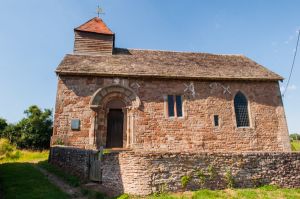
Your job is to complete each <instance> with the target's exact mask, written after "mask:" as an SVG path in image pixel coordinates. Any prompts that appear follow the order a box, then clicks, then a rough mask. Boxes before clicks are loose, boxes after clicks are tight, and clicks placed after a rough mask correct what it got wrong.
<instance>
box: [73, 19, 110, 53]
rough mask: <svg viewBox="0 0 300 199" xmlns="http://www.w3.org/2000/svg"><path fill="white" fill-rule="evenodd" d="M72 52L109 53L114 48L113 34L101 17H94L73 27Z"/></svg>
mask: <svg viewBox="0 0 300 199" xmlns="http://www.w3.org/2000/svg"><path fill="white" fill-rule="evenodd" d="M74 32H75V44H74V54H79V55H111V54H112V53H113V49H114V43H115V34H114V33H113V32H112V31H111V30H110V29H109V28H108V27H107V26H106V24H105V23H104V22H103V21H102V19H100V18H98V17H95V18H93V19H91V20H89V21H88V22H86V23H84V24H83V25H81V26H79V27H78V28H75V29H74Z"/></svg>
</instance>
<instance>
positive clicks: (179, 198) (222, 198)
mask: <svg viewBox="0 0 300 199" xmlns="http://www.w3.org/2000/svg"><path fill="white" fill-rule="evenodd" d="M137 198H139V197H136V196H130V195H127V194H123V195H121V196H119V197H118V199H137ZM145 198H146V199H190V198H192V199H298V198H300V189H282V188H278V187H276V186H270V185H267V186H263V187H260V188H257V189H226V190H207V189H202V190H199V191H194V192H184V193H170V194H168V193H164V194H159V195H152V196H147V197H145Z"/></svg>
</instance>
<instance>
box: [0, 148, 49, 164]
mask: <svg viewBox="0 0 300 199" xmlns="http://www.w3.org/2000/svg"><path fill="white" fill-rule="evenodd" d="M48 157H49V151H25V150H24V151H20V157H18V158H3V159H1V160H0V164H1V163H9V162H11V163H13V162H39V161H44V160H47V159H48Z"/></svg>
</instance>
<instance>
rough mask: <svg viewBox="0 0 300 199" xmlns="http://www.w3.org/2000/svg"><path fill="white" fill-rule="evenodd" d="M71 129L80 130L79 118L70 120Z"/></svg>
mask: <svg viewBox="0 0 300 199" xmlns="http://www.w3.org/2000/svg"><path fill="white" fill-rule="evenodd" d="M71 129H72V130H76V131H79V130H80V120H79V119H72V120H71Z"/></svg>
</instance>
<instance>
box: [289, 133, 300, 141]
mask: <svg viewBox="0 0 300 199" xmlns="http://www.w3.org/2000/svg"><path fill="white" fill-rule="evenodd" d="M290 138H291V139H292V140H300V134H298V133H293V134H290Z"/></svg>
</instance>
